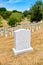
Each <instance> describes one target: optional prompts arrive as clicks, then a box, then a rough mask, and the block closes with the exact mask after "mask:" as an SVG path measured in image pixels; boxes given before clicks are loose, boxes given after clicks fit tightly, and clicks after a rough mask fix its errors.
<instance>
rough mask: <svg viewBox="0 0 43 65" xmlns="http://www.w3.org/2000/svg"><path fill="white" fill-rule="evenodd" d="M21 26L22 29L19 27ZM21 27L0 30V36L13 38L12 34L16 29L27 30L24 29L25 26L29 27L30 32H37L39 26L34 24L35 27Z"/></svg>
mask: <svg viewBox="0 0 43 65" xmlns="http://www.w3.org/2000/svg"><path fill="white" fill-rule="evenodd" d="M21 26H22V27H21ZM21 26H18V27H17V28H15V27H11V28H5V29H1V28H0V36H5V37H7V36H9V35H12V36H13V32H14V31H15V30H17V29H20V27H21V28H24V29H28V28H26V27H25V26H29V29H30V31H31V32H34V31H35V30H39V29H40V25H39V24H36V25H33V24H31V25H21Z"/></svg>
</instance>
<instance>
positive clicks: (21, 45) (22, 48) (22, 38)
mask: <svg viewBox="0 0 43 65" xmlns="http://www.w3.org/2000/svg"><path fill="white" fill-rule="evenodd" d="M30 50H33V49H32V47H31V45H30V30H28V29H19V30H16V31H14V48H13V52H14V54H15V55H18V54H21V53H24V52H27V51H30Z"/></svg>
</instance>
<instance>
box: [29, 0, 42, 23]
mask: <svg viewBox="0 0 43 65" xmlns="http://www.w3.org/2000/svg"><path fill="white" fill-rule="evenodd" d="M41 7H42V2H41V1H37V2H36V3H35V5H34V6H32V8H31V18H30V21H31V22H33V21H36V22H38V21H40V20H41V19H42V12H41V10H42V8H41Z"/></svg>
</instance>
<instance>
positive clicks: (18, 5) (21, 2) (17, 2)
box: [0, 0, 43, 11]
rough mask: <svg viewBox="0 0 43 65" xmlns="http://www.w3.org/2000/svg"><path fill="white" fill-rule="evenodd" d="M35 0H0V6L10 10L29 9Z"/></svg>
mask: <svg viewBox="0 0 43 65" xmlns="http://www.w3.org/2000/svg"><path fill="white" fill-rule="evenodd" d="M36 1H37V0H0V8H1V7H5V8H6V9H7V10H11V11H12V10H18V11H25V10H29V9H30V8H31V7H32V5H34V4H35V2H36ZM42 2H43V0H42Z"/></svg>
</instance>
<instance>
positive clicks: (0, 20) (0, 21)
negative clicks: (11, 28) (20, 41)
mask: <svg viewBox="0 0 43 65" xmlns="http://www.w3.org/2000/svg"><path fill="white" fill-rule="evenodd" d="M0 27H2V17H1V16H0Z"/></svg>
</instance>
